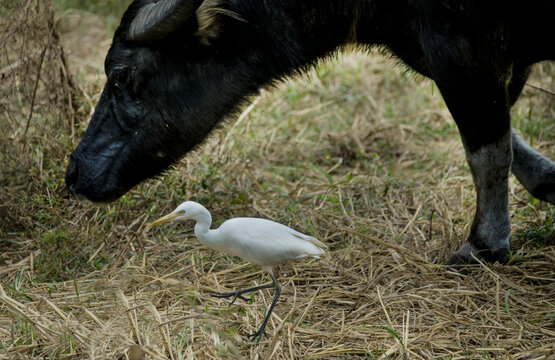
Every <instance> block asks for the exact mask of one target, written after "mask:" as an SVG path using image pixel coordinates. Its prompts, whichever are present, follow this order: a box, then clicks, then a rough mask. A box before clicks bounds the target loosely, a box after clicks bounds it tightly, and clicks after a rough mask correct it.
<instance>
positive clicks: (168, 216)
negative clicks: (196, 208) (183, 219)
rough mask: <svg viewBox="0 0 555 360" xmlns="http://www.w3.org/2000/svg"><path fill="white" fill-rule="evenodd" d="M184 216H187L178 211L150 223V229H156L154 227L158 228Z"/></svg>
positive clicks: (183, 212)
mask: <svg viewBox="0 0 555 360" xmlns="http://www.w3.org/2000/svg"><path fill="white" fill-rule="evenodd" d="M183 214H185V211H178V212H172V213H169V214H168V215H166V216H162V217H161V218H160V219H158V220H155V221H154V222H152V223H150V224H149V225H148V226H149V227H154V226H158V225H160V224H163V223H167V222H168V221H172V220H173V219H175V218H176V217H178V216H181V215H183Z"/></svg>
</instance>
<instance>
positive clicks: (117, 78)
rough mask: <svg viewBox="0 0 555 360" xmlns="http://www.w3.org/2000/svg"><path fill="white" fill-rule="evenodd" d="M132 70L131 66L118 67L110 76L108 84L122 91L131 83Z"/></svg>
mask: <svg viewBox="0 0 555 360" xmlns="http://www.w3.org/2000/svg"><path fill="white" fill-rule="evenodd" d="M132 70H133V69H132V67H130V66H121V67H116V68H114V69H113V70H112V71H111V72H110V74H109V75H108V82H109V83H110V84H112V85H113V86H114V87H115V88H116V89H118V90H121V89H123V88H124V87H125V86H126V85H127V84H128V83H129V81H130V77H131V71H132Z"/></svg>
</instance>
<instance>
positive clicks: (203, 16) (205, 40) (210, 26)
mask: <svg viewBox="0 0 555 360" xmlns="http://www.w3.org/2000/svg"><path fill="white" fill-rule="evenodd" d="M223 5H224V1H222V0H204V1H203V2H202V4H201V5H200V6H199V8H198V9H197V10H196V16H197V23H198V30H197V32H196V33H195V35H196V36H197V37H198V38H199V41H200V43H201V44H203V45H209V44H210V40H212V39H215V38H217V37H218V35H219V34H220V31H221V21H222V20H221V16H228V17H230V18H233V19H235V20H239V21H245V20H243V18H241V16H240V15H239V14H237V13H235V12H234V11H232V10H229V9H226V8H224V7H223Z"/></svg>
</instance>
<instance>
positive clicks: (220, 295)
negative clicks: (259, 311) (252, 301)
mask: <svg viewBox="0 0 555 360" xmlns="http://www.w3.org/2000/svg"><path fill="white" fill-rule="evenodd" d="M273 286H274V283H269V284H264V285H258V286H255V287H251V288H248V289H243V290H237V291H231V292H226V293H221V292H216V291H209V293H210V295H212V296H213V297H217V298H220V299H221V298H228V297H232V296H233V300H231V302H230V303H229V306H231V305H233V303H234V302H235V300H237V298H241V299H242V300H244V301H249V299H247V298H246V297H244V296H243V294H244V293H248V292H251V291H257V290H262V289H267V288H271V287H273Z"/></svg>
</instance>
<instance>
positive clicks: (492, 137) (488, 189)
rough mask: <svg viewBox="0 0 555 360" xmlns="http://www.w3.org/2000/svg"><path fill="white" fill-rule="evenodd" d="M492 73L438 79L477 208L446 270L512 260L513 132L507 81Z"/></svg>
mask: <svg viewBox="0 0 555 360" xmlns="http://www.w3.org/2000/svg"><path fill="white" fill-rule="evenodd" d="M453 74H455V75H453ZM502 78H503V77H502V76H492V74H490V73H483V74H479V75H477V74H475V73H474V74H472V73H471V72H469V73H467V74H464V72H463V71H460V69H459V71H454V72H449V74H448V76H447V77H446V78H443V79H441V78H440V79H436V83H437V85H438V88H439V89H440V91H441V93H442V95H443V97H444V99H445V102H446V104H447V106H448V107H449V110H450V111H451V114H452V115H453V118H454V119H455V122H456V123H457V126H458V128H459V131H460V133H461V137H462V140H463V144H464V148H465V152H466V159H467V162H468V165H469V167H470V170H471V172H472V177H473V180H474V184H475V186H476V194H477V203H476V213H475V215H474V221H473V223H472V227H471V230H470V235H469V237H468V239H467V241H466V242H465V243H464V244H463V245H462V247H461V248H460V249H459V250H458V251H457V252H456V253H455V254H454V255H453V256H452V257H451V258H450V259H449V260H448V262H447V265H450V266H452V267H458V266H461V265H464V264H469V263H475V262H476V259H478V260H481V261H486V262H495V261H500V262H505V261H507V260H508V255H509V249H510V248H509V241H510V231H511V229H510V219H509V187H508V176H509V171H510V168H511V161H512V150H511V127H510V115H509V109H510V105H509V101H508V94H507V89H506V86H505V84H506V82H504V81H502V80H501V79H502Z"/></svg>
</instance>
